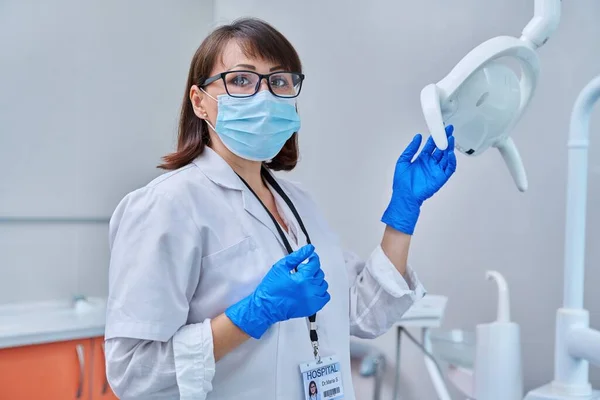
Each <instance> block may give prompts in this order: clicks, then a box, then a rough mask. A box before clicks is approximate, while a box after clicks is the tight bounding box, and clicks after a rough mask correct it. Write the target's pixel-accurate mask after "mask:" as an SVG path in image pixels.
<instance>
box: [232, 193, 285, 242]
mask: <svg viewBox="0 0 600 400" xmlns="http://www.w3.org/2000/svg"><path fill="white" fill-rule="evenodd" d="M242 197H243V202H244V209H245V210H246V212H248V213H249V214H250V215H252V216H253V217H254V218H256V219H257V220H258V221H259V222H260V223H261V224H263V225H264V226H266V227H267V229H269V230H270V231H271V233H272V234H273V235H274V236H275V238H276V239H277V240H278V241H279V244H281V246H282V247H283V248H284V249H285V245H284V243H283V240H282V239H281V236H280V235H279V232H277V227H276V226H275V224H274V222H273V220H271V217H270V216H269V214H268V213H267V211H266V210H265V208H264V207H263V206H262V204H261V203H260V200H258V199H257V198H256V196H254V194H252V192H250V190H249V189H248V188H244V189H243V190H242Z"/></svg>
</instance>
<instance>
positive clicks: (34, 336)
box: [0, 298, 106, 348]
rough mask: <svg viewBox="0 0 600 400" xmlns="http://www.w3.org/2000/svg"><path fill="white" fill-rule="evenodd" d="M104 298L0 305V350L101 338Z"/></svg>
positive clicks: (104, 312) (103, 320) (104, 316)
mask: <svg viewBox="0 0 600 400" xmlns="http://www.w3.org/2000/svg"><path fill="white" fill-rule="evenodd" d="M105 319H106V299H102V298H87V299H85V300H78V301H50V302H42V303H24V304H14V305H13V304H8V305H3V306H0V348H7V347H17V346H26V345H32V344H41V343H50V342H59V341H66V340H74V339H83V338H92V337H97V336H103V335H104V324H105Z"/></svg>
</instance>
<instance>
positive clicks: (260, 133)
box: [202, 90, 300, 161]
mask: <svg viewBox="0 0 600 400" xmlns="http://www.w3.org/2000/svg"><path fill="white" fill-rule="evenodd" d="M202 91H203V92H204V93H206V91H204V90H202ZM206 95H207V96H208V97H210V98H211V99H213V100H215V101H216V102H217V103H218V106H219V109H218V112H217V122H216V125H215V126H213V125H212V124H211V123H210V122H209V121H208V120H206V122H207V123H208V125H209V126H210V127H211V128H213V130H214V131H215V132H216V133H217V135H219V138H220V139H221V141H222V142H223V144H224V145H225V147H227V148H228V149H229V151H231V152H232V153H233V154H235V155H237V156H239V157H242V158H245V159H246V160H252V161H267V160H272V159H273V158H274V157H275V156H276V155H277V154H278V153H279V151H280V150H281V148H282V147H283V145H284V144H285V142H286V141H287V140H288V139H289V138H290V137H291V136H292V135H293V134H294V132H298V130H299V129H300V116H299V115H298V113H297V112H296V99H295V98H292V99H286V98H280V97H277V96H274V95H273V94H272V93H271V92H269V91H267V90H263V91H260V92H258V93H257V94H256V95H254V96H252V97H245V98H238V97H231V96H229V95H227V94H223V95H219V96H217V98H218V100H217V99H215V98H214V97H212V96H211V95H210V94H208V93H206Z"/></svg>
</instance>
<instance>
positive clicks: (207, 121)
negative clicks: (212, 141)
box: [200, 88, 219, 132]
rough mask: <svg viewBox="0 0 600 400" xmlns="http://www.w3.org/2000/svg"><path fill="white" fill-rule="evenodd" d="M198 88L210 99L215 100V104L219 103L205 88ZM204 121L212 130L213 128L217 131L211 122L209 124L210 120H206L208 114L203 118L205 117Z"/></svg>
mask: <svg viewBox="0 0 600 400" xmlns="http://www.w3.org/2000/svg"><path fill="white" fill-rule="evenodd" d="M200 90H201V91H202V92H203V93H204V94H205V95H207V96H208V97H210V98H211V99H213V100H214V101H216V102H217V104H218V103H219V100H217V99H215V98H214V97H212V96H211V95H210V94H209V93H208V92H207V91H206V90H204V89H202V88H200ZM204 121H205V122H206V124H207V125H208V126H210V127H211V128H212V130H213V131H215V132H217V130H216V129H215V127H214V126H213V124H211V123H210V121H209V120H208V115H207V118H205V119H204Z"/></svg>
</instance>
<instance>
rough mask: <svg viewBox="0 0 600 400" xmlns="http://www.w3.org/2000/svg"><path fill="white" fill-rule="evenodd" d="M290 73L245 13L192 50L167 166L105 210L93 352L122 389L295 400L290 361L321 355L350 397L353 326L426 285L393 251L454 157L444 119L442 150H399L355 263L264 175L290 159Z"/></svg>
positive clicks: (368, 332) (304, 203)
mask: <svg viewBox="0 0 600 400" xmlns="http://www.w3.org/2000/svg"><path fill="white" fill-rule="evenodd" d="M301 71H302V69H301V64H300V60H299V58H298V55H297V53H296V51H295V50H294V48H293V47H292V45H291V44H290V43H289V42H288V41H287V40H286V38H285V37H283V35H281V33H279V32H278V31H276V30H275V29H274V28H272V27H271V26H270V25H268V24H266V23H264V22H262V21H260V20H256V19H243V20H238V21H236V22H235V23H233V24H231V25H226V26H223V27H220V28H218V29H216V30H215V31H214V32H212V33H211V34H210V35H209V36H208V37H207V38H206V39H205V40H204V42H203V43H202V44H201V45H200V47H199V48H198V50H197V51H196V53H195V55H194V57H193V60H192V63H191V68H190V71H189V77H188V81H187V85H186V92H185V96H184V100H183V105H182V112H181V117H180V123H179V141H178V146H177V151H176V152H175V153H173V154H170V155H168V156H166V157H165V158H164V160H165V163H164V164H163V165H162V167H163V168H164V169H167V170H169V171H170V172H168V173H166V174H164V175H162V176H161V177H159V178H157V179H155V180H154V181H152V182H151V183H149V184H148V185H147V186H145V187H143V188H141V189H138V190H136V191H134V192H132V193H130V194H128V195H127V196H126V197H125V198H124V199H123V200H122V202H121V203H120V204H119V205H118V207H117V209H116V210H115V212H114V215H113V218H112V219H111V223H110V247H111V261H110V273H109V275H110V276H109V298H108V306H107V307H108V309H107V322H106V335H105V336H106V364H107V374H108V379H109V382H110V384H111V386H112V388H113V390H114V392H115V393H116V394H117V395H118V396H119V397H120V398H122V399H176V398H181V399H205V398H207V399H220V400H227V399H245V400H253V399H257V400H258V399H261V400H262V399H284V400H293V399H301V398H302V397H303V396H304V387H305V386H304V384H306V382H305V383H304V384H303V379H305V378H300V368H299V367H300V366H301V364H302V365H303V366H307V365H309V364H310V363H311V362H315V360H321V359H320V357H323V359H322V360H325V361H326V363H328V362H330V360H332V359H329V357H330V356H331V357H336V358H337V360H338V364H335V365H334V366H333V367H331V365H333V364H330V367H329V369H328V370H327V373H332V374H334V375H335V376H336V377H337V379H338V380H339V381H340V387H339V388H335V389H334V390H340V391H341V390H343V392H344V396H345V399H354V392H353V389H352V381H351V374H350V355H349V339H350V335H354V336H357V337H361V338H374V337H377V336H379V335H381V334H383V333H384V332H386V331H387V330H388V329H389V328H390V327H391V326H392V324H393V323H394V322H396V321H398V320H399V319H400V317H401V316H402V315H403V314H404V312H405V311H406V310H407V309H408V308H409V307H410V306H411V305H412V304H413V302H414V301H415V300H417V299H419V298H421V297H422V296H423V295H424V290H423V287H422V286H421V283H420V282H419V280H418V279H417V276H416V274H415V273H414V272H413V271H412V270H411V269H410V267H408V266H407V264H406V260H407V255H408V250H409V244H410V240H411V235H412V234H413V230H414V227H415V225H416V223H417V219H418V216H419V209H420V206H421V204H422V203H423V201H424V200H425V199H427V198H429V197H430V196H432V195H433V194H434V193H435V192H436V191H437V190H438V189H439V188H440V187H442V186H443V185H444V184H445V182H446V181H447V180H448V178H449V177H450V176H451V175H452V173H453V172H454V170H455V167H456V158H455V156H454V151H453V145H454V139H453V137H452V136H451V133H452V131H451V129H448V135H449V147H448V149H447V150H445V151H439V150H437V149H436V148H435V145H434V144H433V142H432V141H431V139H430V140H429V141H428V142H427V143H426V145H425V146H424V147H423V150H422V151H421V153H420V154H419V156H418V157H417V158H416V159H415V160H414V161H412V160H413V158H414V156H415V155H416V153H417V151H418V149H419V146H420V143H421V136H420V135H416V136H415V138H414V139H413V141H412V142H411V143H410V145H409V146H408V147H407V148H406V150H405V151H404V152H403V153H402V155H401V156H400V158H399V160H398V163H397V164H396V170H395V175H394V181H393V194H392V196H391V200H390V203H389V206H388V207H387V209H386V210H385V212H384V214H383V217H382V221H383V222H384V223H385V224H386V228H385V233H384V236H383V240H382V242H381V245H380V246H378V247H377V248H376V249H375V250H374V251H373V253H372V255H371V256H370V258H369V259H368V260H366V261H362V260H360V259H358V258H357V257H356V256H354V255H352V253H348V252H344V251H343V250H342V248H341V247H340V241H339V240H338V238H337V237H336V235H335V234H334V233H333V232H332V230H331V229H330V228H329V226H328V225H327V223H326V222H325V219H324V218H323V216H322V214H321V213H320V212H319V210H318V208H317V206H316V205H315V203H314V202H313V200H312V199H311V197H310V195H309V194H308V193H307V192H306V191H305V190H304V189H302V188H301V187H300V186H298V185H297V184H293V183H291V182H288V181H286V180H284V179H281V178H274V176H273V175H272V173H271V172H272V171H289V170H291V169H293V168H294V166H295V165H296V162H297V159H298V146H297V136H298V133H297V132H298V130H299V128H300V117H299V116H298V114H297V112H296V100H297V96H298V95H299V94H300V89H301V86H302V82H303V79H304V76H303V75H302V72H301ZM315 314H316V317H315ZM307 318H308V319H307ZM315 321H316V322H315ZM317 323H318V324H317ZM322 360H321V361H322ZM315 365H321V364H315ZM323 365H324V364H323ZM334 375H331V376H332V377H333V376H334ZM342 385H343V387H342Z"/></svg>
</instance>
